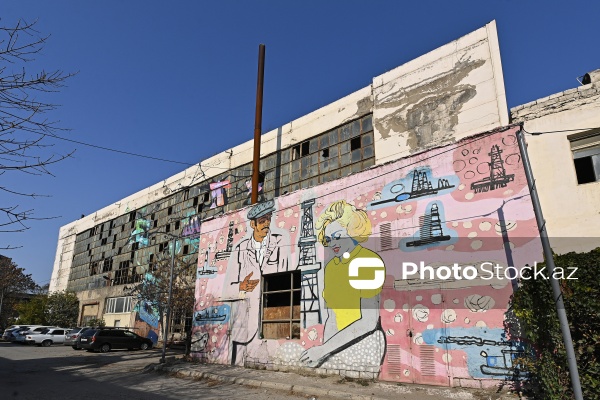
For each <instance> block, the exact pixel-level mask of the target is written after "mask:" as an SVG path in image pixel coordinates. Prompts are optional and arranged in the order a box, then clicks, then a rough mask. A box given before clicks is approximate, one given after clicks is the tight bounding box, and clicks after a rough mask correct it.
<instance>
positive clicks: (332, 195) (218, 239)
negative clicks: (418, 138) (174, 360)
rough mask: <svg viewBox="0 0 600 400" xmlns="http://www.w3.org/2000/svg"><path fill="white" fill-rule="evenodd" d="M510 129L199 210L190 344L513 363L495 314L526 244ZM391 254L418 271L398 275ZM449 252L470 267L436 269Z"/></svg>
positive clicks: (329, 360) (373, 366)
mask: <svg viewBox="0 0 600 400" xmlns="http://www.w3.org/2000/svg"><path fill="white" fill-rule="evenodd" d="M515 132H516V128H508V129H505V130H503V131H498V132H493V133H488V134H483V135H480V136H477V137H472V138H469V139H465V140H462V141H460V142H458V143H455V144H451V145H448V146H446V147H441V148H438V149H433V150H429V151H428V152H426V153H423V154H420V155H419V156H418V157H410V158H407V159H403V160H399V161H396V162H393V163H389V164H386V165H383V166H379V167H377V168H372V169H370V170H368V171H364V172H361V173H357V174H355V175H352V176H349V177H346V178H343V179H339V180H337V181H334V182H330V183H329V184H327V185H321V186H317V187H313V188H309V189H304V190H300V191H297V192H294V193H292V194H290V195H286V196H281V197H278V198H276V199H274V200H268V201H262V202H260V203H258V204H256V205H254V206H252V207H248V208H246V209H243V210H240V211H239V212H234V213H230V214H227V215H224V216H222V217H220V218H215V219H213V220H210V221H205V222H204V224H203V229H202V233H201V235H200V238H199V243H198V248H199V254H200V256H199V261H198V274H197V281H196V298H197V309H196V315H198V316H199V317H198V318H200V319H199V321H197V323H195V326H194V338H196V339H197V340H198V343H199V344H198V345H197V346H196V348H198V349H200V350H198V351H197V352H196V356H198V357H201V358H203V359H206V360H208V361H210V362H220V363H224V364H240V365H249V366H252V365H272V366H273V368H277V367H278V366H286V368H290V367H292V368H308V369H313V370H314V369H316V370H317V371H325V370H326V371H328V372H329V371H338V373H340V374H342V375H347V376H350V377H361V378H377V377H379V378H382V379H386V380H395V381H400V382H420V383H434V384H444V385H447V384H450V382H451V380H452V379H465V380H469V379H471V380H474V379H475V380H483V381H486V382H487V381H490V382H493V379H521V378H523V377H524V376H526V372H524V371H522V370H521V369H520V368H519V365H518V362H517V361H516V360H517V359H518V357H519V356H520V355H522V354H523V351H524V350H523V347H522V346H521V345H520V344H519V343H520V341H519V340H518V338H517V337H515V336H514V335H513V334H512V333H511V332H509V331H508V330H507V329H506V326H505V322H506V321H505V320H506V312H507V310H506V307H507V304H508V300H509V298H510V295H511V293H512V291H513V285H512V284H511V280H510V278H511V277H512V276H511V274H509V273H507V271H509V270H511V268H512V267H514V269H515V270H518V268H519V266H524V265H525V264H527V263H529V264H531V263H532V262H533V261H535V260H539V258H540V257H541V247H540V245H539V240H537V237H538V236H537V229H536V224H535V218H534V214H533V209H532V206H531V203H530V200H529V196H528V189H527V185H526V179H525V176H524V173H523V170H522V166H521V163H520V158H519V157H515V155H516V154H517V153H518V148H517V147H516V146H517V144H516V136H515ZM536 257H537V258H536ZM364 259H369V260H371V261H370V263H371V264H372V265H371V264H369V265H370V266H368V265H366V264H365V265H363V264H364V263H363V261H360V263H363V264H360V263H357V261H356V260H364ZM488 264H489V265H492V266H494V268H495V269H494V271H496V272H497V275H494V276H493V277H491V278H490V279H486V277H485V275H483V274H484V272H485V266H486V265H488ZM406 265H414V266H415V267H416V266H418V265H425V266H427V267H429V270H430V273H431V276H430V277H425V278H421V277H419V276H416V277H415V276H405V273H406V272H407V266H406ZM452 265H456V266H457V268H458V267H465V266H473V270H474V271H476V273H477V276H476V277H475V278H474V279H463V278H462V277H456V276H448V277H447V278H445V277H443V276H442V277H440V276H441V275H440V274H441V272H443V271H445V270H449V267H448V266H452ZM367 267H368V268H367ZM502 274H504V275H502ZM288 277H289V278H288ZM378 277H381V279H379V278H378ZM286 279H287V281H286ZM285 282H288V283H285ZM290 282H291V283H290ZM357 282H362V283H361V284H360V285H364V286H359V284H358V283H357ZM372 282H377V283H376V284H373V286H369V284H370V283H372ZM277 296H279V297H277ZM286 302H287V303H286ZM225 306H227V307H225Z"/></svg>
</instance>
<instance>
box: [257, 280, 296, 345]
mask: <svg viewBox="0 0 600 400" xmlns="http://www.w3.org/2000/svg"><path fill="white" fill-rule="evenodd" d="M300 297H301V288H300V271H294V272H285V273H281V274H271V275H265V276H263V294H262V324H261V328H262V329H261V332H262V337H263V338H264V339H286V338H287V339H300Z"/></svg>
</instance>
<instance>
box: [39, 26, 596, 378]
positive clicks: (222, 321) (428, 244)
mask: <svg viewBox="0 0 600 400" xmlns="http://www.w3.org/2000/svg"><path fill="white" fill-rule="evenodd" d="M594 76H595V75H594ZM590 85H591V86H589V87H590V88H592V89H590V90H588V91H585V90H579V89H576V90H575V91H567V92H564V93H563V94H562V95H561V96H558V97H559V98H561V99H562V100H561V102H560V107H558V103H554V104H557V106H555V109H554V110H555V112H554V113H553V112H550V110H551V108H544V107H543V104H545V103H544V102H543V101H538V102H536V103H533V104H529V105H525V106H522V107H517V108H515V109H513V110H511V116H512V121H513V122H522V121H524V122H525V129H527V130H528V131H531V132H533V131H534V130H556V129H549V127H550V126H552V124H553V123H556V119H557V118H558V120H560V127H561V129H573V128H583V127H585V128H590V127H594V126H599V125H598V122H597V118H598V117H597V115H598V113H597V112H596V113H595V114H594V107H597V103H598V102H597V98H598V96H599V94H598V93H597V86H596V85H595V84H594V83H591V84H590ZM582 87H585V86H582ZM574 93H576V94H579V95H578V96H571V95H573V94H574ZM583 94H585V96H580V95H583ZM553 100H555V96H550V97H549V98H547V99H546V101H548V102H551V101H553ZM571 103H572V104H571ZM538 104H539V105H540V107H538ZM580 109H581V110H583V115H585V116H586V117H583V116H582V117H578V112H579V111H578V110H580ZM553 115H554V116H553ZM577 118H581V120H580V121H578V122H577V125H571V123H572V122H573V121H574V120H575V119H577ZM518 129H519V126H518V125H509V115H508V110H507V105H506V99H505V93H504V82H503V75H502V66H501V62H500V52H499V46H498V38H497V34H496V27H495V22H491V23H489V24H488V25H486V26H485V27H483V28H481V29H478V30H477V31H475V32H472V33H470V34H468V35H466V36H464V37H462V38H459V39H457V40H455V41H453V42H451V43H448V44H447V45H445V46H442V47H440V48H438V49H435V50H433V51H431V52H430V53H428V54H425V55H423V56H422V57H419V58H417V59H415V60H413V61H410V62H408V63H406V64H404V65H402V66H399V67H397V68H395V69H393V70H391V71H388V72H386V73H384V74H382V75H379V76H377V77H374V78H373V79H372V83H371V85H369V86H367V87H365V88H363V89H361V90H358V91H356V92H354V93H352V94H350V95H348V96H346V97H344V98H342V99H340V100H337V101H335V102H333V103H331V104H329V105H326V106H324V107H322V108H320V109H318V110H316V111H314V112H312V113H310V114H307V115H305V116H303V117H301V118H299V119H297V120H294V121H292V122H290V123H288V124H285V125H284V126H281V127H279V128H278V129H275V130H273V131H271V132H267V133H266V134H264V135H263V136H262V147H261V161H260V171H261V185H260V189H259V190H260V193H259V198H260V202H259V205H256V206H250V205H249V194H250V189H249V180H250V175H251V161H252V150H253V149H252V142H251V141H248V142H246V143H243V144H241V145H239V146H236V147H234V148H232V149H228V150H226V151H223V152H222V153H220V154H218V155H216V156H214V157H211V158H209V159H207V160H205V161H202V162H201V163H200V164H199V165H197V166H194V167H191V168H188V169H187V170H185V171H183V172H181V173H180V174H177V175H175V176H173V177H170V178H168V179H166V180H164V181H163V182H160V183H157V184H156V185H153V186H151V187H149V188H147V189H144V190H142V191H140V192H138V193H135V194H133V195H131V196H129V197H127V198H125V199H121V200H119V201H117V202H115V203H113V204H111V205H109V206H107V207H105V208H103V209H101V210H98V211H97V212H96V213H94V214H92V215H88V216H87V217H84V218H82V219H80V220H77V221H74V222H72V223H70V224H68V225H65V226H63V227H62V228H61V230H60V233H59V241H58V246H57V255H56V260H55V264H54V270H53V273H52V278H51V283H50V290H51V291H54V290H62V289H69V290H73V291H75V292H76V293H77V294H78V297H79V298H80V301H81V312H80V322H81V323H82V324H84V323H85V322H86V321H87V320H89V319H90V318H99V317H103V318H104V319H105V321H106V322H107V324H108V325H121V326H136V327H138V328H139V329H140V330H141V331H142V332H149V331H150V330H154V331H156V330H157V328H158V318H157V316H156V315H153V313H152V312H147V310H146V311H145V310H142V309H140V308H139V307H138V308H137V309H136V299H134V298H132V297H131V296H129V295H128V291H127V290H126V287H127V286H128V285H132V284H137V283H140V282H142V281H143V280H144V279H146V277H147V274H151V273H152V270H153V265H154V264H155V263H156V262H160V261H161V260H165V259H168V258H169V257H170V256H171V255H172V254H173V253H175V254H176V256H177V257H180V258H181V259H182V260H184V261H185V262H188V263H192V264H194V265H197V280H196V306H195V308H194V310H190V315H191V314H192V312H193V318H192V323H193V325H194V331H193V352H194V355H195V356H196V357H198V358H200V359H202V360H204V361H207V362H218V363H234V364H241V365H246V366H250V367H252V366H255V367H260V368H268V369H280V370H285V369H304V370H308V371H314V372H316V373H320V374H341V375H345V376H350V377H360V378H369V379H371V378H379V379H384V380H392V381H398V382H417V383H428V384H438V385H456V386H468V387H482V386H492V385H496V384H497V380H498V379H507V378H509V379H521V378H522V377H523V376H522V375H520V374H521V373H520V372H519V370H518V368H517V366H515V365H513V364H512V360H513V358H514V356H515V355H517V354H519V351H522V346H521V341H522V338H520V336H519V328H518V323H517V322H516V321H515V320H514V319H513V318H512V317H511V316H510V315H508V314H507V310H506V306H507V303H508V299H509V297H510V294H511V293H512V291H513V288H514V287H513V286H514V283H515V282H514V281H513V280H511V279H508V278H510V277H514V274H515V273H518V271H519V268H520V266H523V265H525V264H527V263H529V264H532V263H533V262H534V261H541V254H542V253H541V247H540V244H539V240H538V234H537V228H536V225H535V219H534V215H533V209H532V207H531V204H530V200H529V195H528V188H527V185H526V182H525V177H524V173H523V169H522V165H521V158H520V155H519V151H518V147H517V145H516V132H517V130H518ZM574 133H575V134H577V132H574ZM588 133H595V131H594V132H588ZM561 135H562V134H559V135H557V136H552V137H551V136H549V135H543V136H535V137H528V140H529V142H530V146H529V149H530V153H531V158H532V163H533V168H534V172H535V173H536V176H539V177H538V187H539V188H540V190H541V191H542V193H541V197H542V206H543V207H544V212H545V213H546V218H547V219H548V220H549V221H550V220H551V222H549V230H550V234H551V235H553V236H554V235H565V236H568V234H571V236H573V237H575V236H576V235H577V234H578V232H581V231H578V230H573V229H572V228H571V227H570V225H569V224H568V218H567V215H565V210H564V204H569V203H568V201H569V198H568V197H569V193H563V194H561V199H562V200H561V201H563V200H564V202H563V203H561V204H563V207H562V208H561V207H559V206H556V205H555V204H553V202H554V200H553V196H556V195H555V194H553V190H555V189H554V186H553V184H554V183H557V184H558V183H560V184H561V185H563V184H564V182H566V179H571V183H572V184H573V185H572V186H573V191H574V192H575V191H576V192H577V199H578V200H577V201H578V204H585V206H584V207H582V208H581V209H580V210H579V211H581V214H577V215H580V217H578V218H581V220H582V221H584V220H586V213H593V212H595V214H594V216H593V217H591V218H600V217H598V213H597V209H596V208H597V204H598V202H597V201H596V202H595V204H594V199H595V200H597V197H598V191H597V190H594V188H595V185H597V182H595V183H586V184H583V183H582V184H581V185H577V184H576V183H575V182H577V181H576V180H573V179H574V177H575V176H579V175H577V174H576V172H575V171H576V170H577V171H578V168H579V167H578V165H579V163H580V162H579V161H575V164H573V154H575V160H578V159H580V158H581V159H585V161H581V163H582V165H583V163H584V162H585V163H588V164H587V165H588V166H589V165H590V162H591V164H592V165H594V168H596V167H595V165H597V164H594V162H595V158H594V156H595V154H596V153H593V154H592V153H590V152H589V151H588V150H589V148H590V147H592V148H593V147H594V146H596V144H594V143H596V142H593V139H590V137H592V136H590V135H588V134H578V135H576V136H570V135H571V133H568V134H566V136H565V135H562V136H561ZM550 138H552V140H559V141H560V140H562V141H561V142H560V147H556V148H553V147H549V146H548V147H545V142H544V140H545V139H550ZM561 138H562V139H561ZM565 140H566V141H565ZM590 140H591V141H590ZM565 146H566V147H565ZM558 149H560V154H561V157H563V158H564V159H565V160H567V158H568V160H567V161H568V163H569V165H573V168H572V170H571V171H570V172H569V170H567V168H565V169H562V170H561V171H560V174H562V175H560V174H553V173H550V172H549V171H548V170H545V169H544V168H545V165H546V164H547V159H548V156H549V154H550V153H551V150H552V152H555V151H556V150H558ZM565 157H566V158H565ZM587 157H590V159H589V160H588V159H587ZM590 160H591V161H590ZM565 162H566V161H565ZM581 168H583V167H581ZM542 170H543V171H544V172H542ZM538 171H539V172H538ZM594 171H600V169H597V170H594ZM569 173H570V175H568V174H569ZM582 174H583V175H582V176H584V177H585V178H582V179H584V180H589V179H591V175H590V173H589V171H588V172H582ZM599 174H600V172H599ZM567 175H568V176H567ZM559 176H562V178H560V179H559ZM595 176H598V175H595ZM546 179H550V181H548V182H549V183H542V182H540V181H541V180H546ZM596 180H597V179H596ZM559 181H560V182H559ZM588 188H590V189H588ZM594 207H596V208H594ZM594 210H596V211H594ZM595 225H596V226H600V225H598V224H595ZM333 228H336V229H335V230H332V229H333ZM588 228H589V232H588V231H586V232H587V234H589V235H592V236H593V235H595V237H598V236H600V235H598V234H597V233H595V229H597V228H594V227H592V226H591V225H590V226H588ZM165 234H167V235H168V236H165ZM172 236H175V237H177V239H176V240H172V239H171V237H172ZM557 237H558V236H557ZM578 243H579V242H578ZM556 245H557V246H559V245H561V244H560V243H558V242H556ZM589 246H593V242H590V243H589V244H588V247H589ZM565 248H566V247H565ZM357 258H360V259H364V258H370V259H371V260H372V263H373V265H371V267H370V268H369V269H366V268H361V267H363V266H362V265H360V266H356V265H355V267H352V266H351V265H350V264H352V261H353V260H355V259H357ZM404 262H406V263H412V264H414V265H415V267H417V266H419V265H421V263H423V265H426V266H429V267H431V271H432V274H433V276H432V277H431V279H420V277H419V276H418V274H417V276H415V275H414V274H407V272H410V271H409V270H411V271H412V266H411V265H412V264H406V266H405V265H404V264H403V263H404ZM455 263H456V265H457V266H458V267H460V268H465V267H468V266H474V268H475V272H476V275H477V278H476V279H458V278H456V277H453V278H450V279H445V278H444V277H443V276H439V275H438V272H440V271H441V272H442V273H443V272H444V271H446V267H447V266H452V265H454V264H455ZM486 263H490V264H489V265H493V266H495V265H498V270H497V271H498V274H500V275H502V277H499V275H496V276H493V277H492V278H491V279H482V278H481V275H482V274H483V273H484V272H485V271H484V269H483V268H484V266H485V265H488V264H486ZM512 266H514V267H517V268H516V269H513V270H512V271H511V269H510V268H509V267H512ZM353 268H354V269H353ZM460 268H459V269H460ZM350 269H353V271H354V272H353V275H352V276H351V277H352V278H355V279H348V278H349V277H350V276H349V275H348V274H349V272H348V271H349V270H350ZM350 281H355V282H354V283H351V282H350ZM361 281H362V283H360V282H361ZM372 281H377V284H378V285H379V286H377V285H375V286H377V287H371V286H369V285H373V283H369V282H372ZM356 282H359V283H356ZM356 285H359V286H360V285H363V286H362V287H361V288H359V289H357V287H356ZM364 285H366V286H364ZM356 290H358V292H356ZM506 326H510V329H509V330H508V331H506V329H505V328H506Z"/></svg>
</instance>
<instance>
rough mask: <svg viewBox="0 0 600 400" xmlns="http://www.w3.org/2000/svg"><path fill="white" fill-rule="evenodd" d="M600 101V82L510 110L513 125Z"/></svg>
mask: <svg viewBox="0 0 600 400" xmlns="http://www.w3.org/2000/svg"><path fill="white" fill-rule="evenodd" d="M599 100H600V82H597V83H592V84H588V85H583V86H579V87H577V88H574V89H569V90H565V91H564V92H560V93H556V94H553V95H550V96H547V97H543V98H541V99H538V100H536V101H532V102H530V103H526V104H523V105H520V106H517V107H514V108H511V109H510V120H511V123H514V122H523V121H529V120H532V119H536V118H540V117H543V116H545V115H549V114H555V113H559V112H562V111H567V110H572V109H576V108H579V107H582V106H585V105H586V104H590V103H595V102H598V101H599Z"/></svg>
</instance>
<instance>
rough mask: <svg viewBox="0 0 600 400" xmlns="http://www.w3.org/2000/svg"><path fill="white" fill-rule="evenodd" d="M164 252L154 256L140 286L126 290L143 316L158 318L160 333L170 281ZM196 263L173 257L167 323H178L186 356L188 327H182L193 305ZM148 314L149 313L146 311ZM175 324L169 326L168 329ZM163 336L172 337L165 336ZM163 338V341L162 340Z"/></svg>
mask: <svg viewBox="0 0 600 400" xmlns="http://www.w3.org/2000/svg"><path fill="white" fill-rule="evenodd" d="M170 247H171V249H169V248H167V249H166V250H165V252H163V253H160V254H157V257H156V260H155V262H154V263H151V264H150V269H149V271H148V272H146V273H145V274H144V277H143V279H142V280H141V282H139V283H138V284H136V285H135V286H131V287H128V291H129V294H130V295H132V296H134V297H136V298H137V300H138V305H139V306H141V307H146V308H147V309H148V310H146V311H147V312H150V313H152V312H154V313H156V314H157V315H158V316H159V318H160V324H161V331H163V330H164V324H165V323H166V312H167V306H168V302H169V281H170V279H171V256H170V251H173V249H172V246H170ZM196 265H197V259H196V258H195V257H189V256H185V255H176V256H175V258H174V263H173V291H172V296H171V319H172V320H175V321H179V322H180V323H181V322H183V323H181V327H180V328H181V329H182V331H183V333H184V334H185V338H186V354H188V353H189V348H190V338H191V324H185V322H184V321H185V318H186V317H190V318H191V315H192V313H193V310H194V304H195V286H194V284H195V281H196ZM150 308H151V309H152V310H149V309H150ZM176 325H178V324H171V328H173V327H174V326H176ZM167 335H172V332H168V333H167ZM164 339H165V338H163V340H164Z"/></svg>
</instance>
